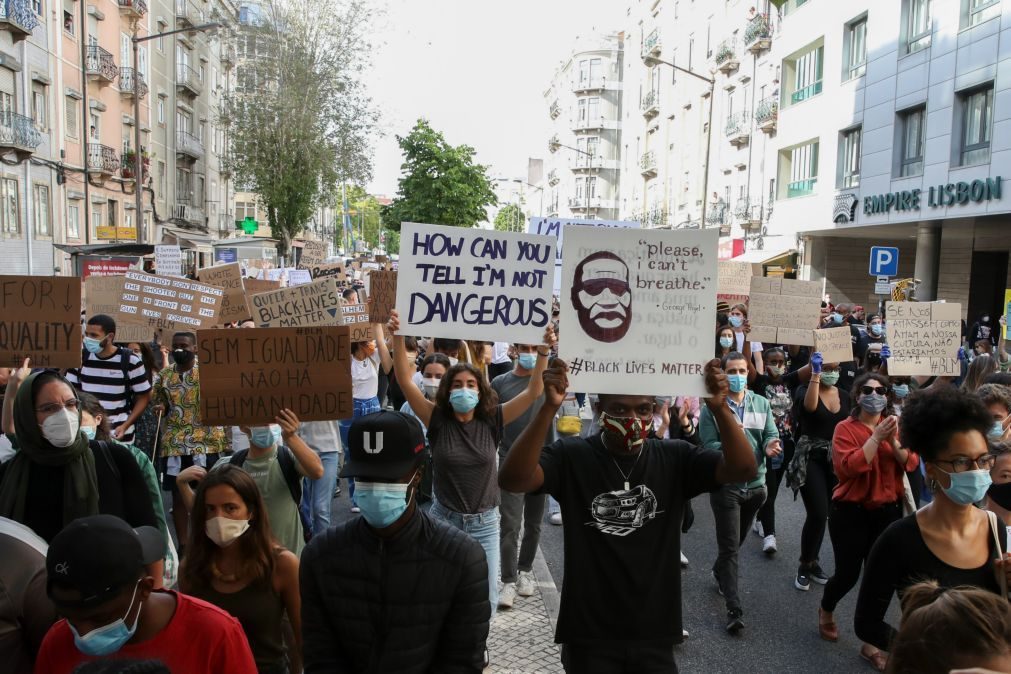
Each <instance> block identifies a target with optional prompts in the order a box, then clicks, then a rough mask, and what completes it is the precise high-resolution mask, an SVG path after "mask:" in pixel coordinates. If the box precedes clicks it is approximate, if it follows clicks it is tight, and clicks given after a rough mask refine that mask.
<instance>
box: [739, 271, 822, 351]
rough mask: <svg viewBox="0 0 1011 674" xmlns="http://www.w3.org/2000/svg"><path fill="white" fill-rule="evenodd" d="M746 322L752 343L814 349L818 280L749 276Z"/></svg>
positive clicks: (817, 309) (819, 295)
mask: <svg viewBox="0 0 1011 674" xmlns="http://www.w3.org/2000/svg"><path fill="white" fill-rule="evenodd" d="M749 295H750V299H749V301H748V320H749V322H750V323H751V334H750V335H749V336H748V339H750V340H752V341H755V342H774V343H776V344H796V345H798V346H814V335H813V332H814V329H815V327H817V325H818V321H819V320H820V318H821V296H822V282H821V281H795V280H793V279H785V278H779V277H773V276H770V277H765V276H753V277H751V291H750V293H749Z"/></svg>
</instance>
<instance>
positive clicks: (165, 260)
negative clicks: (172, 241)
mask: <svg viewBox="0 0 1011 674" xmlns="http://www.w3.org/2000/svg"><path fill="white" fill-rule="evenodd" d="M154 268H155V270H156V271H157V272H158V275H159V276H182V275H183V252H182V251H181V250H179V246H155V247H154Z"/></svg>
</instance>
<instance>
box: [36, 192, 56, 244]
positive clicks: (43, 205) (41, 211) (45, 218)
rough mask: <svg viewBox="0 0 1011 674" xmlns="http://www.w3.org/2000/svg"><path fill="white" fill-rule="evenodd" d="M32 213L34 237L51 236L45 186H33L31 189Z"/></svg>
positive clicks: (47, 197) (47, 193)
mask: <svg viewBox="0 0 1011 674" xmlns="http://www.w3.org/2000/svg"><path fill="white" fill-rule="evenodd" d="M32 212H33V214H34V215H35V236H52V235H53V232H52V229H51V228H50V218H49V187H48V186H47V185H35V186H34V187H33V188H32Z"/></svg>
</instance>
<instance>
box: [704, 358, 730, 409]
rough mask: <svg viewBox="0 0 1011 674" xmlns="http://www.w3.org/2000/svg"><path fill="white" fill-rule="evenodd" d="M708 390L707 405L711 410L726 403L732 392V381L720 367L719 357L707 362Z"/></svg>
mask: <svg viewBox="0 0 1011 674" xmlns="http://www.w3.org/2000/svg"><path fill="white" fill-rule="evenodd" d="M704 374H705V378H706V391H708V392H709V397H708V398H706V405H708V406H709V409H710V410H718V409H720V408H721V407H723V406H724V405H725V404H726V401H727V394H728V393H730V382H729V380H727V375H726V373H724V372H723V369H722V368H721V367H720V360H719V358H713V359H712V360H711V361H709V362H708V363H706V368H705V372H704Z"/></svg>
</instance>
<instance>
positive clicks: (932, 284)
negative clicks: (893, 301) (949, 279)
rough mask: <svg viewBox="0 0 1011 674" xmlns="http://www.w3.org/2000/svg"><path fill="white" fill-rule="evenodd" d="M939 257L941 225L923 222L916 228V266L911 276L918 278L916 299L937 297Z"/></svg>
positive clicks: (922, 299) (927, 299)
mask: <svg viewBox="0 0 1011 674" xmlns="http://www.w3.org/2000/svg"><path fill="white" fill-rule="evenodd" d="M940 257H941V226H940V225H937V224H923V223H921V224H920V225H918V226H917V228H916V266H915V267H914V269H913V277H914V278H916V279H919V281H920V285H919V286H918V287H917V289H916V299H918V300H919V301H921V302H928V301H932V300H935V299H937V266H938V262H939V260H940Z"/></svg>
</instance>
